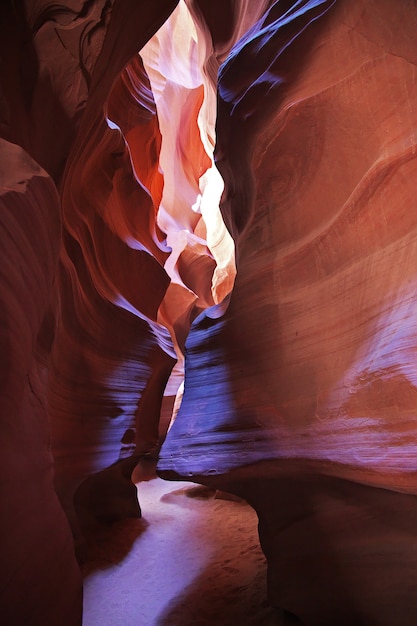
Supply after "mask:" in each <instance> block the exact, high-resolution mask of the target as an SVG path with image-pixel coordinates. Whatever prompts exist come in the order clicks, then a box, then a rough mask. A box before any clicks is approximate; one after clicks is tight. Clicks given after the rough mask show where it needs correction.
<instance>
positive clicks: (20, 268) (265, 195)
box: [0, 0, 417, 626]
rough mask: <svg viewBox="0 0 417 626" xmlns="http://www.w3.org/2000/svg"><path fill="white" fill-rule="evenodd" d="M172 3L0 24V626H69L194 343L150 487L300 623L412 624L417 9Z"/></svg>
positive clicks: (44, 7)
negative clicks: (233, 536)
mask: <svg viewBox="0 0 417 626" xmlns="http://www.w3.org/2000/svg"><path fill="white" fill-rule="evenodd" d="M177 4H178V2H176V1H175V0H174V1H172V0H156V1H154V2H152V3H140V2H134V1H133V0H123V1H122V0H95V1H93V2H82V1H81V0H65V1H64V2H62V3H61V4H60V5H57V4H56V3H54V2H50V1H48V0H20V1H14V2H12V1H11V0H10V1H6V2H4V3H3V4H2V6H1V9H0V20H1V21H0V28H1V35H2V36H1V37H0V53H1V64H0V81H1V89H2V91H1V94H0V138H1V143H0V180H1V195H0V202H1V207H2V211H1V215H0V220H1V225H2V237H1V243H2V246H1V255H2V256H1V258H2V265H1V270H0V280H1V292H0V298H1V308H0V316H1V321H2V334H1V336H2V341H1V347H2V358H1V371H2V381H3V383H2V392H1V405H0V406H1V416H2V423H3V430H2V437H1V446H2V448H1V455H2V457H1V458H2V459H3V472H2V478H3V481H2V485H3V488H2V492H1V498H2V502H3V504H4V511H3V514H2V518H1V520H2V521H1V524H2V526H1V531H2V533H1V535H2V537H3V538H4V542H3V545H2V548H1V554H2V565H3V567H2V581H1V586H0V598H1V600H0V609H1V613H2V619H3V620H4V621H5V623H6V622H7V623H8V624H10V625H15V626H21V625H22V624H25V623H30V624H33V625H34V626H45V625H48V624H60V625H61V624H62V625H63V626H67V625H68V626H74V625H75V624H79V623H80V619H81V617H80V614H81V593H80V588H81V584H80V577H79V573H78V569H77V565H76V561H75V557H74V551H73V544H72V539H71V533H70V525H71V527H72V531H73V534H74V535H75V538H76V540H78V539H79V538H80V535H79V533H80V530H79V527H78V523H79V522H81V523H85V522H86V521H91V519H99V520H114V519H119V518H121V517H124V516H138V515H140V508H139V505H138V503H137V500H136V491H135V488H134V486H133V484H132V482H131V473H132V471H133V468H134V466H135V464H136V463H137V461H138V459H139V458H140V457H141V456H142V455H144V454H154V453H155V451H156V450H157V448H158V445H159V443H160V440H161V438H163V436H164V434H165V429H166V424H165V423H164V425H163V426H161V424H160V422H159V416H160V410H161V405H162V404H163V406H164V407H165V406H166V405H167V404H169V402H167V399H165V400H164V401H163V394H164V393H165V394H168V393H169V394H170V395H172V394H173V393H174V391H172V389H174V390H175V387H176V386H178V380H179V378H180V377H181V369H182V364H183V360H184V350H185V348H184V345H185V343H186V345H187V347H186V351H185V352H186V354H185V370H186V377H185V392H184V399H183V402H182V404H181V408H180V411H179V413H178V418H177V419H176V421H175V422H174V424H173V426H172V428H171V429H170V431H169V433H168V436H167V439H166V441H165V443H164V445H163V448H162V452H161V456H160V461H159V469H160V472H161V474H162V475H164V476H166V477H172V476H175V477H183V478H186V479H190V478H191V479H192V480H195V481H196V482H202V483H206V484H208V485H209V486H213V487H215V488H219V489H225V490H228V491H231V492H234V493H236V494H238V495H240V496H242V497H243V498H245V499H247V500H248V501H249V502H250V503H251V504H252V505H253V506H254V507H255V509H256V511H257V513H258V515H259V518H260V527H259V528H260V539H261V544H262V547H263V550H264V551H265V554H266V556H267V558H268V562H269V598H270V601H271V602H272V603H274V604H275V605H276V606H279V607H281V608H283V609H284V610H286V611H288V612H290V613H293V614H294V615H296V616H297V617H298V618H299V619H301V620H302V621H303V623H305V624H306V625H308V626H316V625H317V626H318V625H324V624H325V625H327V626H334V625H335V624H337V625H338V626H343V625H346V626H351V625H352V624H355V625H356V624H364V625H366V626H369V625H375V626H393V624H401V625H403V626H414V621H415V617H414V616H415V613H416V609H417V606H416V604H417V600H416V599H415V598H417V593H416V591H417V590H416V588H415V587H416V584H415V582H414V572H415V569H416V567H417V553H416V549H415V527H416V524H415V521H417V520H415V517H416V513H415V511H416V500H415V495H416V494H417V488H416V482H415V467H414V466H415V461H414V457H415V452H416V449H415V443H414V439H415V424H416V421H415V407H416V405H417V402H416V397H417V396H416V384H417V382H416V376H415V367H414V354H415V348H416V339H415V331H414V323H413V322H414V317H415V316H414V305H415V291H416V290H415V276H416V271H415V264H414V261H413V259H414V253H415V252H416V249H415V248H416V241H417V240H416V235H417V218H416V215H417V212H416V210H415V200H414V195H415V194H414V186H415V180H416V177H417V172H416V171H415V154H416V134H415V128H416V125H417V107H416V105H415V102H417V98H416V96H417V93H416V85H415V76H414V74H415V71H414V69H415V65H416V58H417V46H416V43H415V30H416V22H417V12H416V8H415V4H414V3H413V2H412V1H411V0H404V1H403V2H401V3H399V2H397V1H396V0H372V1H368V2H365V0H354V1H348V0H298V1H297V2H296V1H295V0H279V1H277V2H272V0H262V1H260V2H257V3H254V2H250V1H249V0H241V1H240V2H235V1H232V0H229V1H222V2H220V1H218V2H209V1H206V0H194V1H193V0H187V1H186V2H183V1H181V2H180V3H179V4H178V6H177V7H176V5H177ZM162 25H163V28H162V29H161V30H158V29H159V27H160V26H162ZM157 31H158V32H157ZM155 33H156V34H155ZM139 51H140V55H139V54H138V53H139ZM217 76H218V82H217ZM216 100H217V111H216ZM213 151H214V154H215V161H216V166H214V165H213V161H212V158H213ZM217 168H218V169H217ZM219 172H220V174H221V176H220V174H219ZM223 187H224V190H223ZM220 196H221V213H220V211H219V208H218V203H219V200H220ZM221 215H222V216H223V219H224V222H225V223H226V225H227V227H228V229H229V232H227V231H226V229H225V227H224V224H223V222H222V219H221ZM231 236H232V237H233V240H234V244H235V246H236V266H237V275H236V281H235V284H234V279H235V266H234V258H233V246H232V239H231ZM233 284H234V288H233V291H232V293H231V294H230V292H231V290H232V287H233ZM205 309H207V310H206V311H205V312H203V311H204V310H205ZM197 316H199V317H198V319H196V317H197ZM193 320H195V321H194V323H193ZM192 323H193V325H192V328H191V331H190V332H189V329H190V325H191V324H192ZM188 333H189V334H188ZM187 335H188V338H187ZM176 360H177V361H178V365H177V368H176V370H175V371H176V372H177V374H178V376H177V379H178V380H177V385H176V386H175V385H172V386H171V387H170V391H169V392H167V391H165V390H166V384H167V381H168V379H169V377H170V374H171V371H172V368H173V366H174V363H175V361H176ZM171 380H172V379H171ZM51 446H52V450H51ZM52 453H53V456H52ZM56 494H57V495H56ZM57 496H58V497H59V500H58V497H57ZM63 509H64V510H65V512H66V514H67V517H68V519H69V521H70V525H69V524H68V522H67V520H66V519H65V516H64V513H63ZM75 511H76V512H77V515H78V517H77V515H76V513H75ZM22 599H24V601H22Z"/></svg>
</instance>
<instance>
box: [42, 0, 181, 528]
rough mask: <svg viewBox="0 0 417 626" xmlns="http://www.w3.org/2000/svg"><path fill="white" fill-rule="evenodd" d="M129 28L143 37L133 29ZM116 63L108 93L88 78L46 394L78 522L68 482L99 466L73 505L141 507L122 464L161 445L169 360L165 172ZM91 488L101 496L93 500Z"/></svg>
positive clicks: (65, 495)
mask: <svg viewBox="0 0 417 626" xmlns="http://www.w3.org/2000/svg"><path fill="white" fill-rule="evenodd" d="M155 10H156V9H155ZM161 19H162V17H161ZM110 32H111V31H110V27H109V33H110ZM135 36H136V39H137V42H138V43H139V41H140V37H141V35H140V31H139V34H135ZM106 41H107V40H106ZM129 45H131V44H130V43H129V42H126V46H127V47H128V46H129ZM137 45H138V44H137ZM103 54H104V53H103ZM118 69H119V68H118V67H117V65H115V67H114V73H115V80H114V83H113V88H112V90H111V92H110V95H109V94H107V93H106V92H105V91H103V90H102V89H101V85H100V84H99V83H94V77H93V85H95V86H93V87H92V90H93V91H92V95H91V97H90V100H89V103H88V107H87V110H86V112H85V116H84V118H83V125H82V128H81V130H80V133H79V135H78V138H77V142H76V143H75V145H74V148H73V151H72V153H71V156H70V159H69V160H68V163H67V167H66V171H65V176H64V178H63V182H62V192H61V197H62V212H63V223H64V246H63V250H62V253H61V274H60V308H59V312H58V321H57V331H56V337H55V342H54V347H53V353H52V367H51V375H50V384H49V389H50V393H49V402H50V413H51V417H52V440H53V448H54V456H55V464H56V465H55V473H56V487H57V491H58V493H59V495H60V498H61V501H62V503H63V505H64V507H65V510H66V511H67V514H68V515H69V517H70V519H71V521H72V523H73V526H74V528H75V529H76V521H75V517H74V513H73V510H72V498H73V494H74V490H75V489H77V487H78V485H80V483H81V481H82V480H83V479H85V478H86V477H87V476H89V475H91V474H92V473H97V472H100V474H97V483H95V482H94V478H90V479H89V480H88V487H87V486H86V487H85V488H84V487H83V488H82V489H81V491H80V490H79V491H77V498H76V500H77V507H78V509H79V510H81V509H84V508H87V509H88V508H89V507H90V508H91V512H92V514H93V515H94V511H95V514H96V515H97V516H100V517H101V518H106V519H110V518H115V517H118V516H123V514H125V513H126V514H139V511H138V508H137V502H136V494H135V493H134V489H131V485H130V483H129V472H131V471H132V469H133V467H134V465H135V463H136V462H137V460H138V458H139V456H140V455H142V454H144V453H146V452H149V451H150V450H153V449H154V448H155V447H156V446H157V445H158V440H159V436H160V432H159V413H160V408H161V402H162V395H163V391H164V388H165V386H166V383H167V379H168V377H169V374H170V371H171V369H172V367H173V364H174V363H175V352H174V349H173V345H172V340H171V337H170V335H169V332H168V331H167V329H166V328H165V326H163V325H161V323H160V322H159V320H158V310H159V307H160V305H161V303H162V301H163V298H164V296H165V293H166V291H167V288H168V286H169V283H170V279H169V277H168V275H167V273H166V271H165V270H164V268H163V263H164V261H165V259H166V258H167V255H168V253H169V249H168V248H167V246H166V242H165V236H164V233H163V232H162V231H161V229H160V228H159V226H158V225H157V223H156V216H157V210H158V205H159V202H160V198H161V194H162V189H163V185H164V180H163V176H162V174H161V172H160V170H159V151H160V143H161V135H160V131H159V124H158V119H157V116H156V109H155V103H154V99H153V96H152V93H151V90H150V86H149V80H148V77H147V75H146V72H145V71H144V68H143V65H142V63H141V60H140V58H139V57H138V56H137V55H135V56H134V57H133V60H132V61H131V63H129V64H128V65H127V66H126V68H125V69H123V71H122V73H121V74H120V75H118V74H117V70H118ZM106 80H107V81H108V78H106ZM99 96H100V97H101V108H97V102H96V101H97V99H98V97H99ZM62 355H65V361H64V362H62ZM74 390H76V393H74ZM120 464H121V465H120ZM110 466H114V467H113V468H112V467H110ZM119 466H120V467H119ZM106 468H109V470H108V473H104V474H103V472H106V471H107V469H106ZM120 468H121V469H120ZM106 477H107V478H108V480H107V478H106ZM106 480H107V483H106ZM118 481H119V487H120V491H121V493H126V489H128V490H129V493H128V502H127V504H126V505H125V506H124V507H123V506H122V505H121V499H123V498H121V497H120V494H118V493H117V484H118ZM95 489H96V491H97V492H98V491H100V493H101V495H100V497H95V498H91V495H92V493H94V490H95ZM106 489H107V491H106ZM116 509H118V511H119V512H117V511H116ZM75 532H77V530H75Z"/></svg>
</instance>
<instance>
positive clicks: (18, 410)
mask: <svg viewBox="0 0 417 626" xmlns="http://www.w3.org/2000/svg"><path fill="white" fill-rule="evenodd" d="M0 161H1V163H2V167H1V171H0V231H1V248H0V254H1V264H0V265H1V268H0V283H1V286H2V288H1V296H0V300H1V302H0V320H1V323H0V326H1V335H0V336H1V341H0V344H1V361H0V370H1V387H0V414H1V437H0V440H1V443H0V447H1V459H2V480H1V489H0V497H1V500H2V503H3V504H2V515H1V522H0V525H1V537H2V542H1V560H2V567H1V574H0V605H1V613H2V621H4V622H5V623H8V624H16V625H17V624H29V623H30V624H39V625H40V624H46V623H51V622H52V623H62V624H63V625H65V626H66V625H68V626H73V625H74V624H77V623H81V606H82V597H81V595H82V594H81V576H80V573H79V570H78V567H77V564H76V561H75V556H74V549H73V544H72V537H71V533H70V529H69V526H68V522H67V520H66V518H65V516H64V513H63V511H62V509H61V507H60V504H59V501H58V499H57V497H56V494H55V491H54V481H53V458H52V454H51V450H50V445H49V422H48V414H47V402H46V393H47V371H46V367H45V344H44V341H43V339H44V337H43V335H44V329H45V328H47V327H48V324H49V323H48V318H49V310H50V307H51V305H52V301H53V286H54V281H55V273H56V268H57V263H58V255H59V241H60V212H59V197H58V194H57V191H56V188H55V185H54V183H53V182H52V180H51V178H50V177H49V176H48V174H47V173H46V172H45V170H43V169H42V168H41V167H40V166H39V165H38V164H37V163H36V162H35V161H33V159H32V158H31V157H30V156H29V155H28V154H27V153H26V152H25V151H24V150H22V148H21V147H20V146H17V145H15V144H12V143H10V142H7V141H5V140H3V139H0ZM34 235H36V236H34Z"/></svg>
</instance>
